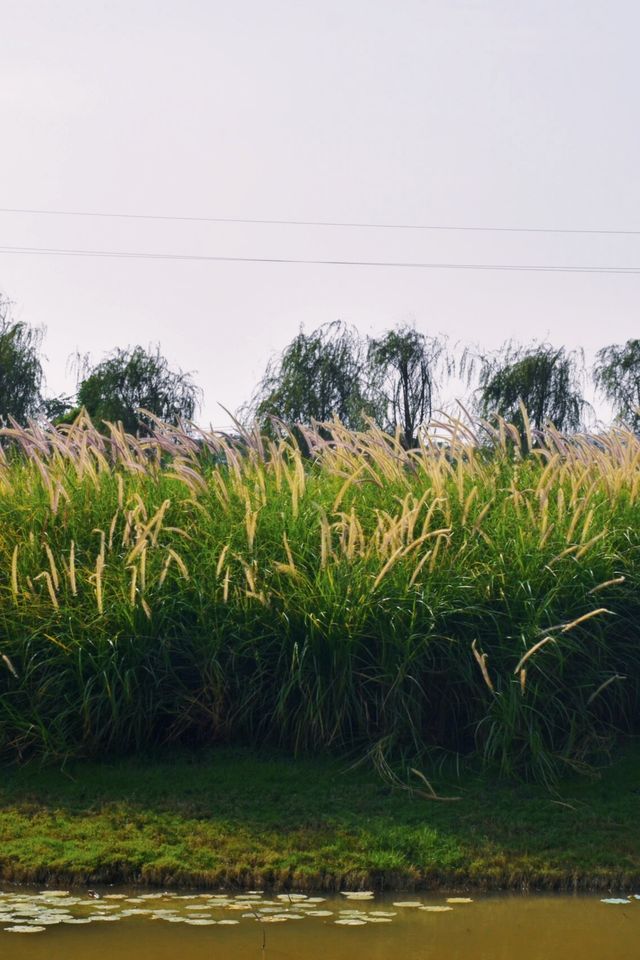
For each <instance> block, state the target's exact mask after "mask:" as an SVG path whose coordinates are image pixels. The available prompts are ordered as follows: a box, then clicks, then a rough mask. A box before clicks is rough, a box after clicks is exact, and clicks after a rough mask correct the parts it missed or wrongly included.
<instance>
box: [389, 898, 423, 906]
mask: <svg viewBox="0 0 640 960" xmlns="http://www.w3.org/2000/svg"><path fill="white" fill-rule="evenodd" d="M393 905H394V907H421V906H422V902H421V901H420V900H394V902H393Z"/></svg>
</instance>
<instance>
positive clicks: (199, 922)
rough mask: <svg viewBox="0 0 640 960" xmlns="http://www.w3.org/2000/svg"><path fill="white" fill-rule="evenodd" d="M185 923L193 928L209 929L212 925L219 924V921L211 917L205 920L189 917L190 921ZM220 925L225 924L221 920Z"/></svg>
mask: <svg viewBox="0 0 640 960" xmlns="http://www.w3.org/2000/svg"><path fill="white" fill-rule="evenodd" d="M185 923H190V924H191V926H193V927H196V926H197V927H207V926H211V924H212V923H218V921H217V920H212V919H211V918H210V917H209V918H208V919H207V920H205V919H204V918H202V919H201V918H199V917H198V918H196V917H189V919H188V920H185ZM220 923H224V921H223V920H220Z"/></svg>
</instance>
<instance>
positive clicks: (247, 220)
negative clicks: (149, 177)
mask: <svg viewBox="0 0 640 960" xmlns="http://www.w3.org/2000/svg"><path fill="white" fill-rule="evenodd" d="M0 213H18V214H34V215H37V216H47V217H100V218H103V219H109V220H165V221H170V222H172V221H175V222H181V223H244V224H261V225H269V226H287V227H349V228H361V229H367V230H370V229H374V230H434V231H443V232H454V233H548V234H578V235H585V236H611V237H615V236H620V237H638V236H640V230H609V229H595V230H583V229H579V228H564V227H501V226H447V225H443V224H428V223H367V222H356V221H354V222H350V221H344V222H343V221H339V220H267V219H257V218H252V217H184V216H171V215H169V214H150V213H105V212H103V211H97V210H96V211H89V210H44V209H31V208H27V207H0Z"/></svg>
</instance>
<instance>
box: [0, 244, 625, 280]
mask: <svg viewBox="0 0 640 960" xmlns="http://www.w3.org/2000/svg"><path fill="white" fill-rule="evenodd" d="M0 253H9V254H30V255H36V256H53V257H104V258H111V259H118V260H182V261H193V262H203V263H281V264H301V265H306V266H328V267H402V268H405V269H412V270H506V271H524V272H530V273H605V274H631V275H634V276H635V275H638V274H640V267H617V266H604V267H603V266H577V267H572V266H553V265H550V264H541V263H446V262H445V263H435V262H434V263H428V262H420V261H415V262H411V261H398V260H315V259H302V258H293V257H226V256H208V255H205V254H192V253H144V252H135V251H127V250H77V249H63V248H55V247H14V246H0Z"/></svg>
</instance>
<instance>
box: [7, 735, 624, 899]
mask: <svg viewBox="0 0 640 960" xmlns="http://www.w3.org/2000/svg"><path fill="white" fill-rule="evenodd" d="M435 786H436V787H437V789H438V791H439V793H441V794H458V795H460V796H461V799H460V800H459V801H456V802H451V803H444V802H435V801H427V800H424V799H422V798H420V797H413V798H412V797H410V796H409V795H408V794H407V793H405V792H402V791H399V790H397V789H393V788H390V787H389V786H387V785H385V784H384V783H383V782H382V781H381V780H380V778H379V777H378V776H377V774H375V773H369V772H367V771H364V770H361V769H357V770H351V771H347V770H346V769H345V766H344V764H340V763H338V762H336V761H333V760H314V761H311V760H297V761H292V760H290V759H286V758H283V757H282V756H277V755H269V756H258V755H256V754H255V753H249V752H240V751H230V750H218V751H215V752H211V751H209V752H206V753H205V754H202V753H199V754H194V755H191V756H187V755H185V754H181V755H177V756H172V757H165V758H164V759H157V758H156V759H155V760H150V759H146V760H140V759H135V760H129V761H118V762H114V763H112V764H107V763H101V764H100V763H95V762H90V761H82V762H73V763H71V764H69V765H68V766H67V768H66V769H65V771H64V772H61V771H60V770H57V769H52V768H41V767H40V766H37V765H28V766H27V767H22V768H4V769H3V771H2V786H1V787H0V878H1V879H2V880H4V881H22V882H27V881H36V882H38V883H39V884H43V883H54V884H59V883H65V884H68V883H81V884H92V883H99V882H109V883H131V882H135V883H146V884H153V885H159V886H162V887H171V886H175V885H178V884H185V885H198V886H205V887H218V886H220V885H226V886H240V887H249V888H251V887H255V886H258V887H262V886H263V885H275V886H277V887H281V888H285V889H286V888H291V887H294V888H306V889H309V888H322V889H331V890H335V889H340V888H343V887H347V886H351V887H354V886H355V887H358V886H365V887H375V888H376V889H399V888H402V887H433V886H479V887H486V888H498V887H507V888H522V887H531V888H536V887H537V888H547V889H549V888H570V889H574V888H582V889H605V888H611V889H622V888H626V889H630V888H631V887H634V889H635V892H640V830H638V822H639V815H640V748H638V747H637V746H636V747H635V748H634V749H633V750H630V751H628V752H627V753H626V755H625V757H624V758H623V759H622V760H621V761H619V762H617V763H616V764H615V765H614V766H612V767H610V768H607V769H605V770H603V771H602V774H601V777H600V778H599V779H595V780H586V779H585V778H580V779H575V780H570V781H564V782H563V784H562V786H561V789H560V791H559V792H558V793H556V794H554V795H553V796H551V795H550V794H549V792H548V791H545V790H544V789H543V788H540V787H537V786H535V785H530V784H529V785H520V786H507V785H504V784H503V785H496V784H495V783H493V782H491V781H489V780H488V779H486V778H482V777H476V776H474V775H472V774H470V773H467V774H465V775H464V778H463V779H462V780H461V781H459V782H449V783H447V782H443V781H438V782H436V784H435Z"/></svg>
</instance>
